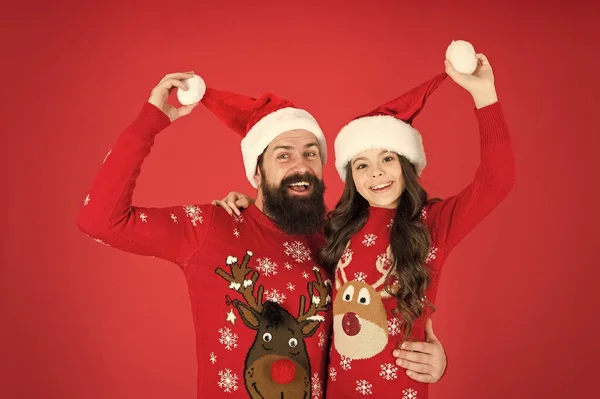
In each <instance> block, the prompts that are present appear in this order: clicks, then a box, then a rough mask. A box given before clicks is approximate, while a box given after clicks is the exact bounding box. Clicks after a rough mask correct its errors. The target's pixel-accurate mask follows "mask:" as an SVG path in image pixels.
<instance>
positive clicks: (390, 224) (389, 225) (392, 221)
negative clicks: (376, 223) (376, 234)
mask: <svg viewBox="0 0 600 399" xmlns="http://www.w3.org/2000/svg"><path fill="white" fill-rule="evenodd" d="M393 225H394V218H391V219H390V222H389V223H388V224H387V228H388V229H391V228H392V226H393Z"/></svg>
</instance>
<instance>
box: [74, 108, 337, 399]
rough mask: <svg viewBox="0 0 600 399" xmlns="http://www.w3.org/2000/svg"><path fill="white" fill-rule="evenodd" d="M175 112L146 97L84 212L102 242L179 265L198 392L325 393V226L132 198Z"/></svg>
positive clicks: (88, 228)
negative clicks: (315, 229) (320, 257)
mask: <svg viewBox="0 0 600 399" xmlns="http://www.w3.org/2000/svg"><path fill="white" fill-rule="evenodd" d="M169 124H170V121H169V119H168V117H167V116H166V115H165V114H164V113H163V112H162V111H160V110H159V109H158V108H156V107H154V106H153V105H151V104H149V103H145V104H144V106H143V108H142V110H141V112H140V114H139V115H138V117H137V118H136V119H135V120H134V122H133V123H132V124H131V125H130V126H128V127H127V128H126V129H125V130H124V132H123V133H122V134H121V136H120V137H119V138H118V140H117V142H116V143H115V145H114V146H113V148H112V150H111V152H110V153H109V154H108V155H107V157H106V158H105V160H104V163H103V165H102V167H101V169H100V172H99V173H98V175H97V176H96V178H95V180H94V182H93V184H92V187H91V189H90V191H89V193H88V194H87V196H86V198H85V200H84V204H83V206H82V208H81V210H80V213H79V219H78V225H79V227H80V229H82V230H83V231H84V232H85V233H87V234H88V235H89V236H91V237H92V238H94V239H95V240H96V241H98V242H100V243H103V244H106V245H109V246H111V247H114V248H118V249H121V250H124V251H128V252H132V253H136V254H140V255H146V256H154V257H159V258H162V259H165V260H167V261H170V262H172V263H174V264H176V265H177V266H178V267H179V268H180V269H181V270H182V272H183V274H184V275H185V278H186V279H187V284H188V287H189V294H190V300H191V305H192V312H193V316H194V324H195V330H196V344H197V361H198V378H197V389H198V393H197V395H198V398H200V397H204V398H208V397H209V398H220V397H227V398H249V397H250V398H286V399H292V398H299V399H306V398H310V397H311V396H312V397H313V398H319V397H322V396H323V384H324V382H325V377H326V374H325V373H326V354H327V347H328V338H329V335H330V328H331V310H330V307H331V306H330V303H331V295H330V290H331V280H330V279H328V278H327V276H326V274H325V271H324V270H323V269H321V268H320V267H318V266H317V265H316V264H315V261H314V260H313V254H314V253H315V251H316V249H318V247H319V246H320V245H322V243H323V238H322V235H320V234H318V235H314V236H310V237H304V236H290V235H288V234H285V233H283V232H281V231H280V230H279V229H278V228H277V227H276V225H275V224H274V223H273V222H272V221H271V220H270V219H269V218H267V217H266V216H265V215H264V214H263V213H262V212H261V211H260V210H259V209H258V208H256V207H255V206H251V207H249V208H248V209H246V210H245V211H243V213H242V216H241V217H235V218H232V217H230V216H229V215H228V214H227V213H226V212H225V211H224V210H223V209H222V208H218V207H215V206H212V205H194V204H192V205H182V206H172V207H167V208H144V207H139V206H133V205H132V196H133V190H134V187H135V184H136V183H135V182H136V178H137V177H138V175H139V173H140V169H141V165H142V162H143V161H144V159H145V158H146V157H147V156H148V155H149V153H150V150H151V148H152V146H153V144H154V141H155V136H156V135H157V134H158V133H159V132H160V131H162V130H163V129H165V128H166V127H168V126H169Z"/></svg>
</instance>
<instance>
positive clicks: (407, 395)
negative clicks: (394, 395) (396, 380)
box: [402, 388, 417, 399]
mask: <svg viewBox="0 0 600 399" xmlns="http://www.w3.org/2000/svg"><path fill="white" fill-rule="evenodd" d="M402 399H417V391H415V390H414V389H412V388H408V389H403V390H402Z"/></svg>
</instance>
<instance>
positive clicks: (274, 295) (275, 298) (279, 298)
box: [265, 288, 286, 304]
mask: <svg viewBox="0 0 600 399" xmlns="http://www.w3.org/2000/svg"><path fill="white" fill-rule="evenodd" d="M265 298H267V301H271V302H275V303H279V304H282V303H283V301H285V298H286V297H285V294H284V293H283V292H279V291H278V290H277V289H275V288H273V289H272V290H271V291H269V290H267V291H265Z"/></svg>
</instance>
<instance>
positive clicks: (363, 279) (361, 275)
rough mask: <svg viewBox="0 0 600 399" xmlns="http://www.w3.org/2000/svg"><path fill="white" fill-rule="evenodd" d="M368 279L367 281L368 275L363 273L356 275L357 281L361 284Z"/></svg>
mask: <svg viewBox="0 0 600 399" xmlns="http://www.w3.org/2000/svg"><path fill="white" fill-rule="evenodd" d="M366 279H367V275H366V274H365V273H363V272H358V273H354V280H355V281H360V282H361V283H364V282H365V280H366Z"/></svg>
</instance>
